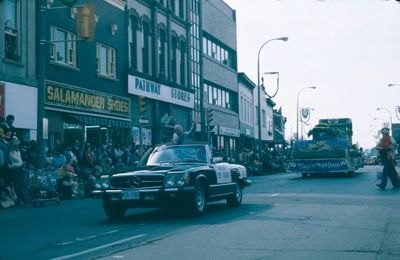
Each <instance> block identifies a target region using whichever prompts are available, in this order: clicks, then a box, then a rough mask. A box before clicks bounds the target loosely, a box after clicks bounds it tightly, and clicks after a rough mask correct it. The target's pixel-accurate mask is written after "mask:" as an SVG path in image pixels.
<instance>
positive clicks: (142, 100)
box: [138, 96, 146, 115]
mask: <svg viewBox="0 0 400 260" xmlns="http://www.w3.org/2000/svg"><path fill="white" fill-rule="evenodd" d="M145 98H146V97H144V96H138V110H139V115H143V114H144V112H146V101H145Z"/></svg>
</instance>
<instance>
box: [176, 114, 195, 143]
mask: <svg viewBox="0 0 400 260" xmlns="http://www.w3.org/2000/svg"><path fill="white" fill-rule="evenodd" d="M196 124H197V120H196V118H194V120H193V124H192V127H191V128H190V129H189V130H188V131H183V128H182V126H181V125H180V124H177V125H175V127H174V134H173V136H172V143H173V144H186V143H188V141H189V139H190V136H191V135H192V134H193V132H194V129H195V128H196Z"/></svg>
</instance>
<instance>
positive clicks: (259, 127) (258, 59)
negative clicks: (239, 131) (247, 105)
mask: <svg viewBox="0 0 400 260" xmlns="http://www.w3.org/2000/svg"><path fill="white" fill-rule="evenodd" d="M288 39H289V38H288V37H280V38H273V39H269V40H268V41H266V42H264V43H263V44H262V45H261V47H260V49H259V50H258V54H257V92H258V98H257V99H258V102H257V103H258V109H257V110H258V114H257V121H258V153H259V156H260V155H261V146H262V141H261V97H260V96H261V86H260V53H261V50H262V48H263V47H264V46H265V45H266V44H267V43H269V42H271V41H284V42H285V41H287V40H288Z"/></svg>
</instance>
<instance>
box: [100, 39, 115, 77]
mask: <svg viewBox="0 0 400 260" xmlns="http://www.w3.org/2000/svg"><path fill="white" fill-rule="evenodd" d="M97 73H98V74H100V75H103V76H108V77H111V78H116V51H115V49H114V48H111V47H108V46H106V45H103V44H99V43H98V44H97Z"/></svg>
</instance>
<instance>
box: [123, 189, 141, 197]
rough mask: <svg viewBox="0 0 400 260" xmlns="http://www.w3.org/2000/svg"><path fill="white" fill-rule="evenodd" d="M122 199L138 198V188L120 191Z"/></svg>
mask: <svg viewBox="0 0 400 260" xmlns="http://www.w3.org/2000/svg"><path fill="white" fill-rule="evenodd" d="M121 199H122V200H138V199H140V194H139V191H138V190H134V189H132V190H123V191H122V193H121Z"/></svg>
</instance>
